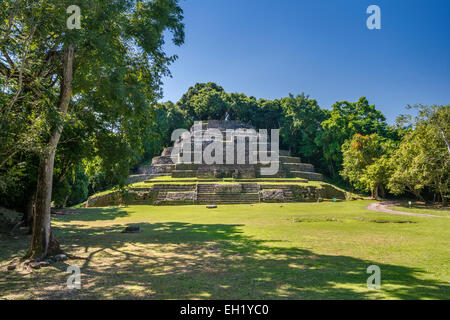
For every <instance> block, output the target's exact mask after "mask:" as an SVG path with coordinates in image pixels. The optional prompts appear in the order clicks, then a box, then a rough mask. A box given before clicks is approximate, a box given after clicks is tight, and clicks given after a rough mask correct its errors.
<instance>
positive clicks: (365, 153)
mask: <svg viewBox="0 0 450 320" xmlns="http://www.w3.org/2000/svg"><path fill="white" fill-rule="evenodd" d="M392 144H393V143H392V141H386V139H383V138H381V137H379V136H378V135H377V134H372V135H369V136H363V135H361V134H355V135H354V136H353V138H352V139H349V140H346V141H345V143H344V144H343V145H342V155H343V170H342V171H341V175H342V177H343V178H345V179H347V180H348V181H350V183H352V185H353V186H354V187H355V188H356V189H357V190H359V191H363V192H364V191H370V192H371V195H372V197H373V198H375V199H376V198H378V196H379V194H381V196H382V197H384V196H385V192H384V191H385V185H386V184H387V183H388V178H389V172H390V166H389V153H390V151H391V150H392V149H393V146H392Z"/></svg>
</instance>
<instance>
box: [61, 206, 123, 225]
mask: <svg viewBox="0 0 450 320" xmlns="http://www.w3.org/2000/svg"><path fill="white" fill-rule="evenodd" d="M60 211H61V212H63V213H64V214H62V215H61V214H55V215H52V219H53V220H56V221H61V222H65V221H99V220H114V219H117V218H123V217H127V216H129V215H130V213H129V212H127V211H126V210H123V208H122V207H108V208H65V209H63V210H60Z"/></svg>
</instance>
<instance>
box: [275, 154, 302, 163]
mask: <svg viewBox="0 0 450 320" xmlns="http://www.w3.org/2000/svg"><path fill="white" fill-rule="evenodd" d="M280 161H281V162H282V163H300V162H301V161H300V158H299V157H290V156H289V157H288V156H280Z"/></svg>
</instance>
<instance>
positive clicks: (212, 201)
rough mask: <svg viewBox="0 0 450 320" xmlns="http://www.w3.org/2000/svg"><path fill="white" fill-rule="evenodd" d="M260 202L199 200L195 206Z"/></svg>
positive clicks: (255, 201)
mask: <svg viewBox="0 0 450 320" xmlns="http://www.w3.org/2000/svg"><path fill="white" fill-rule="evenodd" d="M258 202H259V199H258V200H197V201H196V202H195V204H246V203H258Z"/></svg>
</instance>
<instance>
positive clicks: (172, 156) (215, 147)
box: [87, 120, 346, 206]
mask: <svg viewBox="0 0 450 320" xmlns="http://www.w3.org/2000/svg"><path fill="white" fill-rule="evenodd" d="M269 135H270V134H267V133H266V134H262V132H257V131H256V130H255V128H253V127H252V126H250V125H247V124H243V123H242V122H240V121H218V120H209V121H202V122H196V124H194V125H193V126H192V127H191V128H190V130H189V131H188V130H185V131H184V132H183V133H182V134H180V136H179V137H178V138H177V139H176V140H175V141H174V143H173V146H172V147H168V148H165V149H164V151H163V152H162V154H161V155H160V156H158V157H155V158H153V159H152V163H151V165H146V166H141V167H140V168H139V169H138V172H137V174H134V175H131V176H130V177H129V183H130V184H131V185H130V186H131V187H129V188H128V190H127V193H125V194H123V193H122V194H121V193H118V192H116V193H113V194H111V193H110V194H108V195H104V196H97V197H95V198H90V199H89V200H88V202H87V206H105V205H114V204H154V205H186V204H206V205H212V204H235V203H260V202H297V201H317V200H319V201H320V200H321V199H325V198H329V199H331V198H338V199H345V197H346V193H345V192H344V191H343V190H340V189H338V188H336V187H334V186H332V185H330V184H328V183H325V182H323V181H324V178H323V176H322V174H320V173H316V172H315V171H314V166H313V165H311V164H308V163H302V162H301V160H300V158H299V157H293V156H292V155H291V154H290V152H289V151H287V150H278V145H277V143H278V141H274V140H271V137H269ZM276 140H278V137H277V139H276ZM274 146H275V147H276V148H275V147H274ZM272 148H274V149H273V150H272ZM311 181H312V182H315V183H310V182H311ZM133 183H138V184H137V185H136V186H134V185H133Z"/></svg>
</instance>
